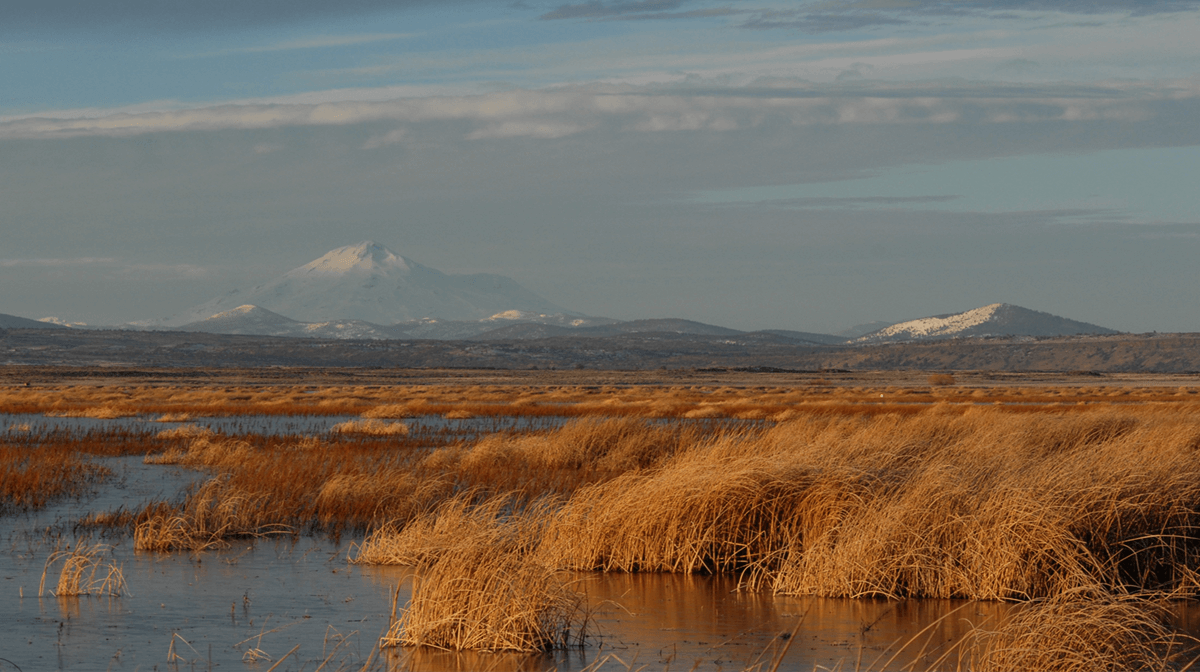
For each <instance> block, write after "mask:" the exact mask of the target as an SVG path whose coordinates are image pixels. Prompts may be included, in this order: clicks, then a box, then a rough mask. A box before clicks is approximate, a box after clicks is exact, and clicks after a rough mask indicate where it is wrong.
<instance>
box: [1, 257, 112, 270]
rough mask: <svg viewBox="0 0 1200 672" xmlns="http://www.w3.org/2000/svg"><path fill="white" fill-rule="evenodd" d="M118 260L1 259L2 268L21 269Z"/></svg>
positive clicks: (93, 263)
mask: <svg viewBox="0 0 1200 672" xmlns="http://www.w3.org/2000/svg"><path fill="white" fill-rule="evenodd" d="M116 261H117V260H116V259H113V258H112V257H73V258H46V257H38V258H30V259H0V268H20V267H34V268H38V267H55V266H94V265H96V264H112V263H115V262H116Z"/></svg>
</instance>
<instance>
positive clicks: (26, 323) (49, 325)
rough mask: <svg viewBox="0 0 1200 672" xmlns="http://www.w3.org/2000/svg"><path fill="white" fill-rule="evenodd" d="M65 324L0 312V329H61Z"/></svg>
mask: <svg viewBox="0 0 1200 672" xmlns="http://www.w3.org/2000/svg"><path fill="white" fill-rule="evenodd" d="M64 326H65V325H62V324H56V323H54V322H42V321H41V320H31V319H29V318H28V317H17V316H16V315H6V314H4V313H0V329H62V328H64Z"/></svg>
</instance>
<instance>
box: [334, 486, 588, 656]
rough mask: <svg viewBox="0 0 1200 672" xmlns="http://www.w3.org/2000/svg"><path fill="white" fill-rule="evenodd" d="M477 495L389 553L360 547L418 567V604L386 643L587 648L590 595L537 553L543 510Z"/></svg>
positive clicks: (446, 508) (367, 556)
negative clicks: (477, 501)
mask: <svg viewBox="0 0 1200 672" xmlns="http://www.w3.org/2000/svg"><path fill="white" fill-rule="evenodd" d="M473 499H474V497H472V496H471V495H470V494H465V495H460V496H458V497H455V498H453V499H451V500H448V501H447V502H446V503H445V504H443V505H442V506H440V507H439V508H438V510H437V511H435V512H433V513H432V514H431V515H429V516H426V517H424V518H422V519H418V520H417V521H415V522H414V523H413V524H412V525H410V526H408V527H407V528H406V529H404V530H403V531H401V532H400V533H399V535H397V536H396V537H394V538H392V539H390V540H389V542H390V547H389V548H387V549H383V548H380V545H381V544H379V543H377V542H368V543H367V544H364V547H363V548H362V549H361V550H360V553H359V557H358V559H357V560H356V562H362V563H377V562H380V561H386V562H400V563H405V564H407V563H413V564H415V565H416V567H417V575H416V578H415V579H414V589H413V597H412V601H411V602H410V603H409V605H408V607H407V608H405V609H404V610H402V611H401V613H400V616H399V618H398V619H396V620H395V621H394V622H393V623H392V625H391V626H390V627H389V629H388V632H387V633H386V634H385V635H384V636H383V638H382V639H381V642H380V643H381V645H383V646H428V647H435V648H441V649H458V650H465V649H472V650H483V651H547V650H551V649H560V648H566V647H568V646H571V645H581V644H582V643H583V642H584V640H585V638H586V637H587V636H588V633H589V631H590V623H591V620H590V614H589V612H588V609H587V604H586V599H585V597H584V596H583V595H581V594H579V593H577V592H576V591H574V590H572V589H571V587H570V586H569V585H568V584H567V583H565V582H564V580H563V578H562V575H561V573H559V572H556V571H554V570H552V569H551V568H547V567H546V566H545V565H543V564H541V563H540V562H539V561H538V560H537V558H536V557H535V556H534V555H533V554H531V553H530V551H531V545H532V544H534V543H536V540H537V538H538V537H539V532H540V526H541V525H542V521H543V520H544V516H543V515H540V514H542V513H543V512H544V508H543V506H536V507H533V508H530V509H526V510H524V511H522V512H519V513H518V512H516V511H514V510H513V508H512V507H513V504H514V501H513V500H512V499H511V498H509V497H496V498H491V499H487V500H484V501H483V502H481V503H480V504H479V505H478V506H476V505H474V504H472V500H473ZM379 538H380V536H377V537H376V539H379ZM384 554H386V555H387V557H383V555H384Z"/></svg>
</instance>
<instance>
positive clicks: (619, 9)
mask: <svg viewBox="0 0 1200 672" xmlns="http://www.w3.org/2000/svg"><path fill="white" fill-rule="evenodd" d="M682 5H683V0H618V1H617V2H603V1H602V0H590V1H589V2H581V3H578V4H574V5H561V6H559V7H557V8H556V9H554V10H551V11H549V12H546V13H545V14H542V15H541V16H540V17H538V18H540V19H542V20H543V21H553V20H556V19H610V18H614V17H622V16H629V15H638V14H649V13H661V12H664V11H669V10H673V9H679V7H680V6H682Z"/></svg>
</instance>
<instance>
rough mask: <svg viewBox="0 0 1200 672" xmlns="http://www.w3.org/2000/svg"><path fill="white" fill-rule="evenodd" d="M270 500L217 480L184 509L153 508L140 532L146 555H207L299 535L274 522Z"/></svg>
mask: <svg viewBox="0 0 1200 672" xmlns="http://www.w3.org/2000/svg"><path fill="white" fill-rule="evenodd" d="M264 504H265V497H264V496H263V495H256V494H253V493H247V492H245V491H242V490H240V489H238V488H237V487H236V486H232V485H231V484H230V483H229V480H228V479H227V478H214V479H211V480H209V481H207V482H206V483H204V484H203V485H202V486H200V487H199V488H198V489H196V490H195V491H194V492H192V493H191V494H189V495H188V497H187V498H186V499H185V501H184V503H183V504H182V505H180V506H172V505H169V504H166V503H159V504H155V505H150V506H148V507H147V508H146V509H145V510H144V511H143V512H142V514H141V515H140V516H139V519H138V522H137V528H136V529H135V530H134V536H133V541H134V548H136V549H138V550H141V551H173V550H187V551H202V550H207V549H210V548H221V547H224V546H226V545H228V541H229V540H230V539H237V538H242V539H246V538H261V537H264V536H268V535H274V534H287V533H290V532H292V531H293V530H292V529H291V528H290V527H288V526H286V525H284V524H282V523H279V522H277V521H276V520H274V519H272V518H270V517H269V510H268V508H267V507H266V506H265V505H264Z"/></svg>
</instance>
